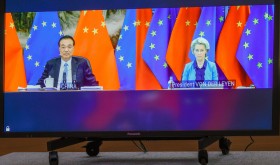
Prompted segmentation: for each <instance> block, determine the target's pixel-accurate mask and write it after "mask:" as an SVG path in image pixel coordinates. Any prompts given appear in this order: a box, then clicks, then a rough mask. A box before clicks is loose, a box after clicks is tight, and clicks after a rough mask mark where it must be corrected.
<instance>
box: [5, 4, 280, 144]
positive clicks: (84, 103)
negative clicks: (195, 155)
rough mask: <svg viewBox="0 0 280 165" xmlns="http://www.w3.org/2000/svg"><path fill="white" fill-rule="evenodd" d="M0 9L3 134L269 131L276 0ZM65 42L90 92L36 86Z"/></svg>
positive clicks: (275, 77)
mask: <svg viewBox="0 0 280 165" xmlns="http://www.w3.org/2000/svg"><path fill="white" fill-rule="evenodd" d="M0 3H1V5H0V6H1V22H0V26H1V28H0V32H1V33H0V34H1V40H0V49H1V51H0V56H1V58H0V59H1V72H2V74H1V79H0V82H1V109H0V114H1V115H0V130H1V135H2V136H3V137H95V138H100V139H183V138H187V137H195V136H230V135H238V136H240V135H277V134H278V133H279V113H278V111H279V104H278V102H279V93H280V90H279V84H280V82H279V77H280V75H279V1H276V0H275V1H274V0H243V1H241V0H236V1H230V0H224V1H219V0H196V1H181V0H166V1H160V0H152V1H151V0H149V1H148V0H134V1H131V0H118V1H110V0H102V1H94V0H67V1H66V0H60V1H46V0H37V1H28V0H2V1H1V2H0ZM64 35H70V36H73V37H74V39H75V45H74V49H75V50H74V55H73V57H75V56H80V58H81V57H83V58H86V59H87V61H88V63H89V64H90V67H89V68H88V69H89V70H91V71H92V73H93V74H94V75H95V78H96V80H97V81H98V82H99V84H98V86H81V87H80V88H79V90H77V89H76V88H69V90H62V88H59V87H60V86H59V85H58V86H56V87H57V88H46V87H44V88H41V86H39V87H38V86H37V85H36V84H37V82H38V80H39V78H40V77H41V75H42V73H43V71H44V70H46V68H48V66H46V63H47V61H48V60H50V59H52V58H55V57H59V56H60V55H59V49H60V48H59V45H58V41H59V38H60V37H62V36H64ZM193 41H196V42H198V43H195V42H193ZM192 42H193V43H194V44H192ZM65 49H67V48H65ZM69 49H70V48H69ZM72 78H73V79H74V77H72ZM45 82H46V81H45ZM68 85H69V84H68ZM68 87H69V86H68Z"/></svg>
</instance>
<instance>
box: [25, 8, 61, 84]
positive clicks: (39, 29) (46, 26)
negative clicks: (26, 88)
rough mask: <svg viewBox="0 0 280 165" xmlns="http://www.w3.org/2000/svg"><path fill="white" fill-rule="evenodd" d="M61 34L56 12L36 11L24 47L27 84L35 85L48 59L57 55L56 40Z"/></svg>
mask: <svg viewBox="0 0 280 165" xmlns="http://www.w3.org/2000/svg"><path fill="white" fill-rule="evenodd" d="M62 35H63V33H62V30H61V26H60V22H59V18H58V14H57V12H37V13H36V15H35V18H34V21H33V24H32V28H31V30H30V34H29V38H28V40H27V43H26V45H25V48H24V64H25V71H26V80H27V84H32V85H35V84H36V83H37V81H38V79H39V78H40V77H41V75H42V73H43V70H44V66H45V64H46V62H47V61H48V60H50V59H51V58H53V57H56V56H59V50H58V40H59V38H60V37H61V36H62Z"/></svg>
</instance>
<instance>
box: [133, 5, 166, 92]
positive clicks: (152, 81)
mask: <svg viewBox="0 0 280 165" xmlns="http://www.w3.org/2000/svg"><path fill="white" fill-rule="evenodd" d="M136 18H137V22H139V23H140V24H139V25H138V26H137V29H136V38H137V40H136V45H137V46H136V89H138V90H147V89H161V86H160V84H159V82H158V81H157V79H156V77H155V76H154V74H153V73H152V71H151V70H150V68H149V67H148V66H147V64H146V63H145V62H144V60H143V59H142V51H143V48H144V42H145V39H146V35H147V32H148V29H149V26H150V21H151V19H152V10H151V9H138V10H137V14H136Z"/></svg>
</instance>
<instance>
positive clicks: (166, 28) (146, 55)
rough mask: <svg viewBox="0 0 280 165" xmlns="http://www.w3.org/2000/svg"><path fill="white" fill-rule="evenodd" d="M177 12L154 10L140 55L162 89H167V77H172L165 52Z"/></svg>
mask: <svg viewBox="0 0 280 165" xmlns="http://www.w3.org/2000/svg"><path fill="white" fill-rule="evenodd" d="M178 11H179V10H178V9H177V8H158V9H156V10H155V13H154V15H153V18H152V21H151V24H150V28H149V30H148V33H147V36H146V40H145V44H144V49H143V53H142V58H143V59H144V61H145V62H146V63H147V65H148V66H149V68H150V69H151V71H152V72H153V74H154V75H155V77H156V78H157V80H158V82H159V83H160V85H161V87H162V88H167V86H168V83H167V82H168V80H169V76H170V75H174V73H173V72H172V71H171V69H170V68H169V66H168V64H167V63H166V51H167V48H168V43H169V39H170V34H171V32H172V29H173V26H174V24H175V22H176V18H177V15H178ZM173 77H175V76H173Z"/></svg>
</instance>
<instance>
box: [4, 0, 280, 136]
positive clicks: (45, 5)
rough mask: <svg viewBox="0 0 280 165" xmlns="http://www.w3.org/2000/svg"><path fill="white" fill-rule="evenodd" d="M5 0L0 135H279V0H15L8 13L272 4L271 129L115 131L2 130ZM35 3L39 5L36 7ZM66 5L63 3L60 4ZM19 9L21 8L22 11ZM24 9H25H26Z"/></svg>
mask: <svg viewBox="0 0 280 165" xmlns="http://www.w3.org/2000/svg"><path fill="white" fill-rule="evenodd" d="M6 1H7V0H3V1H0V11H1V13H0V14H1V18H0V35H1V40H0V50H2V51H1V54H0V57H1V58H0V63H1V67H0V72H1V73H2V74H1V76H0V90H1V94H0V102H1V111H0V135H1V136H0V137H94V138H97V139H104V140H122V139H124V140H126V139H142V140H152V139H158V140H160V139H162V140H164V139H186V138H189V137H201V136H267V135H279V108H280V107H279V104H278V102H279V99H278V98H279V93H280V89H279V85H280V82H279V77H280V72H279V71H280V65H279V64H280V61H279V47H280V43H279V37H280V36H279V31H280V29H279V28H280V26H279V24H280V20H279V13H280V12H279V3H280V2H279V1H276V0H266V1H263V0H235V1H231V0H225V1H220V0H197V1H182V0H166V1H161V0H153V1H151V0H136V1H134V3H132V4H131V0H119V1H118V2H121V3H120V4H121V5H116V4H115V3H116V1H115V2H110V1H109V0H103V1H101V2H96V1H94V0H82V1H81V0H71V3H70V2H69V1H67V4H69V5H70V7H69V6H68V7H65V5H56V6H55V5H51V4H52V3H55V2H53V1H47V0H41V1H34V2H32V3H33V4H34V5H33V6H32V5H31V6H29V7H28V8H26V2H27V1H28V0H26V1H25V0H15V1H16V2H18V3H17V7H15V8H14V9H13V10H10V11H8V12H17V11H18V9H21V8H22V9H24V10H27V9H28V10H29V11H42V10H45V11H52V10H54V11H62V10H69V9H71V10H81V9H84V8H82V6H83V5H80V4H81V3H85V4H86V5H84V6H87V7H88V6H90V7H88V8H87V9H115V8H118V9H120V8H145V7H149V8H153V7H180V6H227V5H251V4H254V5H262V4H274V5H275V16H274V20H275V23H274V24H275V25H274V35H275V38H274V40H275V41H274V57H273V61H274V68H273V73H274V77H273V96H272V98H273V100H272V114H273V116H272V129H271V130H229V131H224V130H215V131H133V132H127V131H117V132H110V131H104V132H96V131H92V132H16V133H15V132H4V91H3V87H4V85H3V82H4V51H5V50H4V23H5V20H4V16H5V15H4V14H5V12H6V7H7V6H6ZM35 4H37V5H39V7H38V6H36V5H35ZM64 4H66V3H64ZM124 5H125V6H124ZM24 10H23V11H24ZM28 10H27V11H28Z"/></svg>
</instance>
